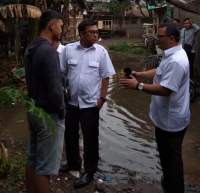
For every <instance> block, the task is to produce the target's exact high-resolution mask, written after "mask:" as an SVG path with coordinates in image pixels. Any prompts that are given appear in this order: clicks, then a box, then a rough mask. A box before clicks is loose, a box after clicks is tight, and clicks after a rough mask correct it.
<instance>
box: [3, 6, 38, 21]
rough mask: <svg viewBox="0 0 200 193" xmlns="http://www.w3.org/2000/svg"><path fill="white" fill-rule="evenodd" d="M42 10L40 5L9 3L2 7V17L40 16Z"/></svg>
mask: <svg viewBox="0 0 200 193" xmlns="http://www.w3.org/2000/svg"><path fill="white" fill-rule="evenodd" d="M40 16H41V10H40V9H39V8H38V7H35V6H32V5H26V4H9V5H5V6H3V7H0V18H2V19H7V18H28V17H29V18H39V17H40Z"/></svg>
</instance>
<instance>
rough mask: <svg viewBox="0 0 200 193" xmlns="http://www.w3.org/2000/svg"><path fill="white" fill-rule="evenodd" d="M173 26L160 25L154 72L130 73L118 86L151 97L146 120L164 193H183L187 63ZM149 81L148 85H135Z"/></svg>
mask: <svg viewBox="0 0 200 193" xmlns="http://www.w3.org/2000/svg"><path fill="white" fill-rule="evenodd" d="M179 40H180V34H179V30H178V29H177V27H176V26H174V25H173V24H164V25H160V26H159V28H158V44H159V47H160V48H161V49H162V50H163V51H164V54H163V57H162V60H161V63H160V65H159V67H158V68H156V69H152V70H148V71H143V72H134V74H132V75H131V76H130V79H127V78H121V79H120V83H121V84H122V85H124V86H125V87H128V88H130V89H136V90H138V91H143V92H146V93H149V94H151V95H152V98H151V105H150V113H149V115H150V118H151V120H152V122H153V124H154V126H155V136H156V142H157V147H158V152H159V156H160V163H161V167H162V171H163V178H162V186H163V189H164V191H165V193H184V174H183V160H182V142H183V138H184V135H185V132H186V130H187V128H188V125H189V122H190V94H189V61H188V58H187V55H186V52H185V50H184V49H183V48H182V45H180V44H179ZM142 79H149V80H153V83H152V84H146V83H142V82H139V80H142Z"/></svg>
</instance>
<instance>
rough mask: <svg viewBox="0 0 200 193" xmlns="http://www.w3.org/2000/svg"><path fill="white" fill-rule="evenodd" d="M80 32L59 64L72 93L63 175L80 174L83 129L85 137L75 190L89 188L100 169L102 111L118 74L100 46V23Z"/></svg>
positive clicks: (84, 26)
mask: <svg viewBox="0 0 200 193" xmlns="http://www.w3.org/2000/svg"><path fill="white" fill-rule="evenodd" d="M78 31H79V35H80V41H77V42H74V43H70V44H67V45H66V46H65V49H64V50H63V52H62V53H61V55H60V63H61V65H64V66H66V69H67V79H68V83H69V91H70V92H69V94H70V97H69V98H70V99H69V100H68V105H67V113H66V124H65V125H66V131H65V148H66V157H67V165H64V166H62V167H61V171H70V170H78V171H80V170H81V165H82V164H81V163H82V159H81V156H80V152H79V128H80V127H81V130H82V134H83V146H84V147H83V148H84V152H83V153H84V154H83V159H84V172H83V173H81V176H80V178H79V179H78V180H77V182H75V184H74V187H75V188H81V187H83V186H86V185H87V184H89V183H90V182H91V181H92V180H93V175H94V173H95V172H96V171H97V169H98V161H99V139H98V137H99V111H100V109H101V108H102V106H103V104H104V103H105V102H106V100H107V99H106V96H107V90H108V84H109V77H110V76H112V75H114V74H115V70H114V68H113V65H112V62H111V60H110V57H109V55H108V52H107V50H106V49H105V48H104V47H102V46H101V45H99V44H97V42H98V39H99V33H98V28H97V23H96V22H95V21H93V20H91V19H85V20H83V21H82V22H81V23H80V24H79V26H78Z"/></svg>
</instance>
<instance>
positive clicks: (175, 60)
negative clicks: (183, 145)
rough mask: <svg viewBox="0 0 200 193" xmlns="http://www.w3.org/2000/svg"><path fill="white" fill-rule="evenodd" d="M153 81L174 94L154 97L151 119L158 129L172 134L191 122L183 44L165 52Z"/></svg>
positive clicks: (187, 75) (187, 66)
mask: <svg viewBox="0 0 200 193" xmlns="http://www.w3.org/2000/svg"><path fill="white" fill-rule="evenodd" d="M153 82H154V83H155V84H160V85H161V86H163V87H165V88H168V89H170V90H171V91H172V93H171V94H170V96H152V100H151V104H150V113H149V114H150V118H151V120H152V121H153V123H154V125H155V126H156V127H159V128H160V129H162V130H165V131H169V132H177V131H181V130H183V129H184V128H186V127H187V126H188V124H189V122H190V94H189V62H188V58H187V55H186V53H185V51H184V50H183V48H182V46H181V45H178V46H175V47H173V48H170V49H168V50H165V51H164V55H163V58H162V61H161V63H160V66H159V67H158V68H157V69H156V74H155V76H154V80H153Z"/></svg>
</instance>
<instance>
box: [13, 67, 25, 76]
mask: <svg viewBox="0 0 200 193" xmlns="http://www.w3.org/2000/svg"><path fill="white" fill-rule="evenodd" d="M13 76H14V78H16V79H20V78H23V77H24V76H25V69H24V67H21V68H17V69H16V70H15V72H14V73H13Z"/></svg>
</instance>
